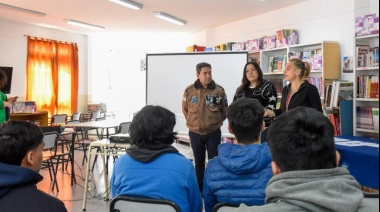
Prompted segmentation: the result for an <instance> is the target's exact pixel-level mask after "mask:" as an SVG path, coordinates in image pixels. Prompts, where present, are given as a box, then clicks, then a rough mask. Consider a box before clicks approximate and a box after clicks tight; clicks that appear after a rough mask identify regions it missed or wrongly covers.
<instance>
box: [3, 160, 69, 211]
mask: <svg viewBox="0 0 380 212" xmlns="http://www.w3.org/2000/svg"><path fill="white" fill-rule="evenodd" d="M42 179H43V177H42V176H41V175H40V174H39V173H37V172H35V171H33V170H31V169H28V168H25V167H22V166H15V165H9V164H4V163H0V212H9V211H12V212H25V211H38V212H67V210H66V207H65V205H64V204H63V202H62V201H61V200H59V199H57V198H55V197H53V196H51V195H49V194H47V193H45V192H43V191H40V190H38V189H37V187H36V184H37V183H38V182H40V181H41V180H42Z"/></svg>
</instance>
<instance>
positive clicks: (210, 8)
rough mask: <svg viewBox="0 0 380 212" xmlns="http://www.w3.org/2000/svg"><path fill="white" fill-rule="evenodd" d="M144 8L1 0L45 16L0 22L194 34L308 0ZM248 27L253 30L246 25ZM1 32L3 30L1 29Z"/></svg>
mask: <svg viewBox="0 0 380 212" xmlns="http://www.w3.org/2000/svg"><path fill="white" fill-rule="evenodd" d="M135 1H136V2H138V3H141V4H143V5H144V7H143V9H141V10H138V11H136V10H132V9H129V8H127V7H123V6H121V5H118V4H115V3H112V2H110V1H108V0H0V3H3V4H8V5H12V6H16V7H22V8H25V9H29V10H35V11H38V12H43V13H46V14H47V15H46V16H45V17H38V16H33V15H29V14H24V13H21V12H14V11H11V10H5V9H2V8H0V19H6V20H12V21H16V22H23V23H30V24H48V25H53V26H57V27H59V28H61V29H63V30H69V31H74V32H77V33H81V34H87V35H92V34H97V33H104V32H106V33H122V32H131V31H135V32H136V31H140V32H144V31H148V32H181V33H196V32H200V31H202V30H205V29H207V28H213V27H217V26H221V25H224V24H228V23H232V22H235V21H238V20H242V19H245V18H249V17H252V16H255V15H259V14H263V13H267V12H270V11H273V10H277V9H280V8H283V7H287V6H291V5H294V4H298V3H301V2H304V1H307V0H265V1H262V0H135ZM153 12H165V13H168V14H170V15H172V16H175V17H178V18H180V19H183V20H186V21H187V24H186V25H185V26H178V25H175V24H172V23H169V22H166V21H164V20H161V19H158V18H156V17H155V16H154V15H153V14H152V13H153ZM64 19H74V20H78V21H81V22H86V23H91V24H94V25H99V26H103V27H105V30H103V31H94V30H88V29H85V28H80V27H77V26H70V25H67V24H66V23H65V22H64V21H63V20H64ZM247 27H254V25H252V26H247ZM1 30H3V29H1Z"/></svg>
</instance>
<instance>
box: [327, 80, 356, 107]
mask: <svg viewBox="0 0 380 212" xmlns="http://www.w3.org/2000/svg"><path fill="white" fill-rule="evenodd" d="M331 89H332V91H331V100H330V107H339V101H341V100H344V99H345V100H349V99H353V93H354V83H352V82H347V81H338V80H335V81H334V82H333V84H332V88H331Z"/></svg>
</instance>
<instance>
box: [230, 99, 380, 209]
mask: <svg viewBox="0 0 380 212" xmlns="http://www.w3.org/2000/svg"><path fill="white" fill-rule="evenodd" d="M268 145H269V148H270V151H271V153H272V159H273V162H272V169H273V174H274V175H275V176H273V178H272V179H271V180H270V181H269V183H268V186H267V188H266V195H267V196H266V199H265V202H266V205H264V206H254V207H247V206H245V205H244V204H242V205H241V206H240V207H239V209H237V210H235V211H239V212H243V211H244V212H248V211H252V212H253V211H254V212H262V211H271V212H272V211H281V212H290V211H313V212H314V211H315V212H320V211H334V212H356V211H359V212H361V211H363V212H364V211H365V212H372V211H374V210H373V209H371V208H370V206H369V205H367V204H366V203H364V202H363V193H362V191H361V190H360V185H359V183H358V182H357V181H356V180H355V178H354V177H353V176H351V175H350V173H349V171H348V170H347V169H346V168H343V167H337V164H338V162H339V154H337V153H336V151H335V144H334V129H333V126H332V125H331V123H330V121H329V119H328V118H327V117H325V116H324V115H323V114H322V113H321V112H319V111H317V110H315V109H313V108H307V107H304V106H300V107H297V108H295V109H293V110H290V111H288V112H286V113H284V114H283V115H281V116H279V117H278V118H276V119H275V120H274V121H273V122H272V123H271V125H270V126H269V129H268Z"/></svg>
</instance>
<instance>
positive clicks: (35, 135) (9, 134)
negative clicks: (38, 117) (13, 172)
mask: <svg viewBox="0 0 380 212" xmlns="http://www.w3.org/2000/svg"><path fill="white" fill-rule="evenodd" d="M43 137H44V135H43V133H42V131H41V129H40V128H39V127H38V126H36V125H35V124H33V123H29V122H24V121H9V122H6V123H4V124H2V125H0V162H1V163H5V164H10V165H18V166H19V165H21V162H22V159H23V158H24V157H25V155H26V153H27V152H28V151H30V150H34V149H35V148H37V147H38V145H40V144H41V143H42V142H43V140H42V139H43Z"/></svg>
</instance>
